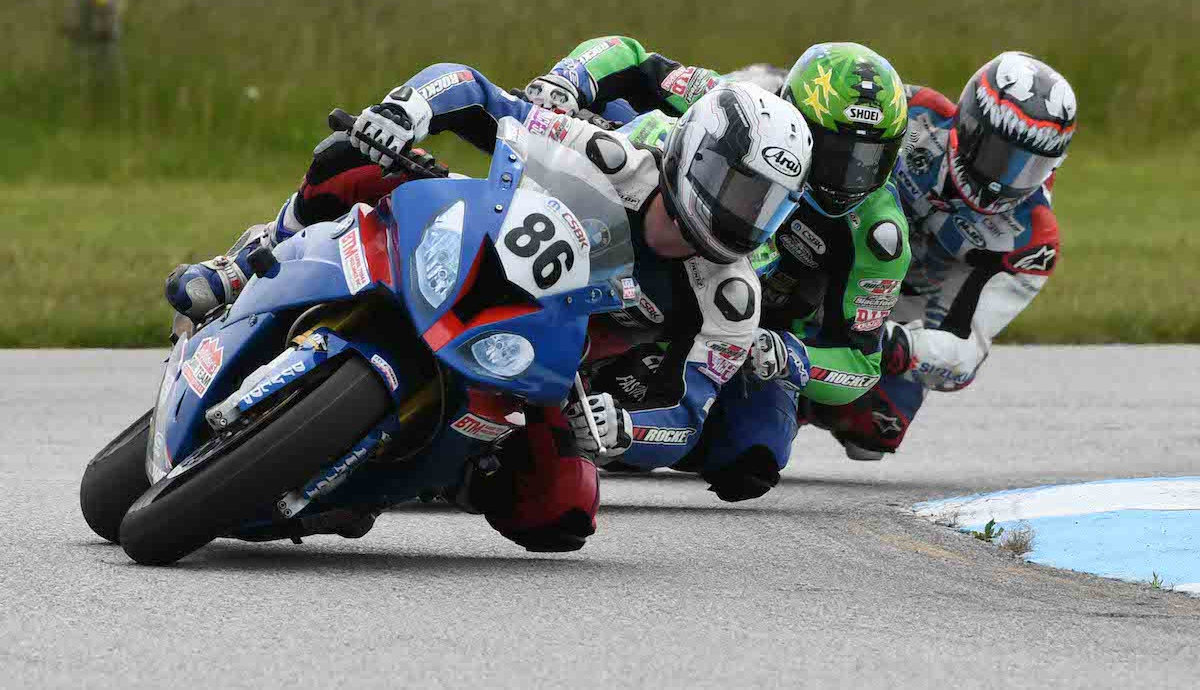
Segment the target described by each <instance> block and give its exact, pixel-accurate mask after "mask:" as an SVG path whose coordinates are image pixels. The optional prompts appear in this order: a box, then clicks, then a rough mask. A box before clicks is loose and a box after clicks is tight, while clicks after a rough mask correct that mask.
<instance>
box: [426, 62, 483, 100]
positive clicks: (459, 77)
mask: <svg viewBox="0 0 1200 690" xmlns="http://www.w3.org/2000/svg"><path fill="white" fill-rule="evenodd" d="M469 81H475V75H474V74H471V70H466V69H462V70H458V71H457V72H451V73H450V74H443V75H442V76H440V77H438V78H437V79H434V80H433V81H430V82H427V83H426V84H425V85H423V86H420V87H418V88H417V93H419V94H421V97H422V98H424V99H425V100H427V101H428V100H430V99H432V98H433V97H434V96H437V95H439V94H443V93H445V92H447V91H449V90H450V89H453V88H454V87H456V86H459V85H461V84H465V83H467V82H469Z"/></svg>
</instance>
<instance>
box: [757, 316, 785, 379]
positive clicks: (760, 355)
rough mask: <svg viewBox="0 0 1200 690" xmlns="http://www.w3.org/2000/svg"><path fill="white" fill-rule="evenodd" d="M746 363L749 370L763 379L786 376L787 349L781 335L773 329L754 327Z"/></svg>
mask: <svg viewBox="0 0 1200 690" xmlns="http://www.w3.org/2000/svg"><path fill="white" fill-rule="evenodd" d="M747 364H749V367H748V368H749V370H750V372H751V373H753V374H754V376H755V377H757V378H758V379H761V380H763V381H771V380H774V379H782V378H787V376H788V374H789V371H788V349H787V345H785V344H784V342H783V337H782V336H781V335H779V334H778V333H776V332H775V331H772V330H769V329H766V328H756V329H755V330H754V342H753V343H752V344H751V345H750V356H749V362H747Z"/></svg>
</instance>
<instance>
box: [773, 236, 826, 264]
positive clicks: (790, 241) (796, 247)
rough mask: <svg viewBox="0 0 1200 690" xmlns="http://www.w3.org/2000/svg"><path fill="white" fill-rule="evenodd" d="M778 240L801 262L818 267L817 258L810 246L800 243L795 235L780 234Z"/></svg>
mask: <svg viewBox="0 0 1200 690" xmlns="http://www.w3.org/2000/svg"><path fill="white" fill-rule="evenodd" d="M776 242H777V243H778V244H779V246H781V247H783V248H784V249H785V250H787V253H788V254H790V255H792V257H793V258H795V259H796V260H797V261H799V262H800V263H802V264H804V265H805V266H808V267H809V268H817V260H816V259H814V258H813V255H812V252H810V251H809V250H808V247H805V246H804V245H802V244H800V240H797V239H796V236H795V235H793V234H791V233H784V234H782V235H779V236H778V238H777V239H776Z"/></svg>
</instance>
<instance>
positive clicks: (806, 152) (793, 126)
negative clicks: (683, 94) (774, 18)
mask: <svg viewBox="0 0 1200 690" xmlns="http://www.w3.org/2000/svg"><path fill="white" fill-rule="evenodd" d="M812 142H813V138H812V134H811V133H810V132H809V129H808V126H807V125H806V124H805V122H804V118H803V117H801V116H800V114H799V113H797V112H796V109H795V108H793V107H792V106H790V105H788V104H787V103H786V102H784V100H783V99H781V98H779V97H778V96H776V95H774V94H772V93H769V92H767V91H765V90H763V89H761V88H759V87H757V86H754V85H753V84H722V85H721V86H718V87H716V88H714V89H713V90H712V91H709V92H708V93H707V94H705V95H704V97H703V98H701V99H700V100H699V101H697V102H696V103H695V105H693V106H692V107H691V108H689V109H688V111H687V112H686V113H685V114H684V115H683V117H681V118H679V121H678V122H677V123H676V125H675V128H674V129H673V130H672V131H671V133H670V135H669V136H668V137H667V143H666V150H665V151H664V153H663V157H662V187H663V201H664V202H665V205H666V208H667V213H668V214H669V215H670V216H671V217H672V218H674V219H675V220H676V222H678V224H679V226H680V231H681V232H682V234H683V236H684V239H686V240H687V241H688V243H689V244H691V245H692V246H693V247H695V248H696V250H697V251H698V252H699V253H700V255H701V256H703V257H704V258H706V259H708V260H709V261H713V262H716V263H721V264H728V263H733V262H734V261H737V260H738V259H740V258H741V257H744V256H746V255H747V254H749V253H750V252H752V251H754V249H756V248H757V247H758V246H759V245H760V244H762V243H763V242H766V241H767V240H768V239H770V238H771V235H773V234H774V233H775V230H776V229H778V227H779V226H780V224H782V223H783V221H784V219H785V218H786V217H787V216H788V214H789V213H790V212H791V211H792V210H793V209H794V208H795V206H796V204H797V203H798V202H799V200H800V198H801V194H802V193H803V190H804V181H805V178H807V177H808V171H809V167H810V164H811V161H812Z"/></svg>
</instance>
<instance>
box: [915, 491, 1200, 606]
mask: <svg viewBox="0 0 1200 690" xmlns="http://www.w3.org/2000/svg"><path fill="white" fill-rule="evenodd" d="M913 510H914V511H916V513H917V514H918V515H921V516H923V517H926V518H929V519H930V520H934V521H937V522H952V523H953V525H954V526H955V527H956V528H958V529H960V530H963V531H968V530H979V529H982V528H983V526H984V525H985V524H987V522H988V521H989V520H995V521H996V524H997V525H999V526H1001V527H1004V528H1005V530H1012V529H1015V528H1019V527H1020V526H1022V525H1029V526H1030V527H1031V528H1032V529H1033V532H1034V542H1033V550H1032V551H1030V552H1029V553H1028V554H1026V555H1025V558H1026V559H1027V560H1029V561H1031V562H1033V563H1040V564H1042V565H1049V566H1053V567H1055V568H1066V569H1068V570H1078V571H1080V572H1085V573H1093V574H1095V575H1100V576H1102V577H1111V578H1116V579H1120V580H1129V581H1134V582H1150V581H1151V580H1152V579H1153V578H1154V577H1155V576H1157V577H1158V579H1159V580H1160V581H1161V582H1162V583H1163V584H1162V586H1163V587H1164V588H1168V587H1169V588H1171V589H1175V590H1178V591H1182V592H1188V593H1191V594H1194V595H1200V477H1172V478H1149V479H1112V480H1106V481H1099V482H1088V483H1085V484H1066V485H1060V486H1039V487H1035V488H1032V489H1013V490H1010V491H999V492H996V493H990V494H976V495H974V496H963V497H958V498H945V499H940V500H936V501H926V502H924V503H918V504H916V505H915V506H913Z"/></svg>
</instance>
